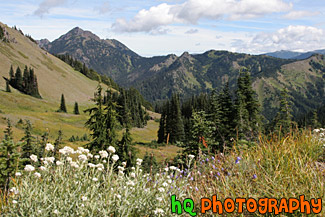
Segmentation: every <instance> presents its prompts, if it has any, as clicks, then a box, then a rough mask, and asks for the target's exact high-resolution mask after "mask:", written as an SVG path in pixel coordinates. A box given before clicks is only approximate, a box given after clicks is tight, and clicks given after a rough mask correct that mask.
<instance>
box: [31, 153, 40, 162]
mask: <svg viewBox="0 0 325 217" xmlns="http://www.w3.org/2000/svg"><path fill="white" fill-rule="evenodd" d="M30 159H31V160H32V161H33V162H37V161H38V159H37V156H36V155H35V154H32V155H31V156H30Z"/></svg>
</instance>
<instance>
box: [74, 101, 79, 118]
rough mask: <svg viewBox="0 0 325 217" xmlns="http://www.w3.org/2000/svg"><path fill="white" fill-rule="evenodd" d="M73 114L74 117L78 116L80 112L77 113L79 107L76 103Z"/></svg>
mask: <svg viewBox="0 0 325 217" xmlns="http://www.w3.org/2000/svg"><path fill="white" fill-rule="evenodd" d="M73 113H74V114H75V115H79V114H80V112H79V106H78V103H77V102H75V103H74V108H73Z"/></svg>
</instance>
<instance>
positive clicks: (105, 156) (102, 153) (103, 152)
mask: <svg viewBox="0 0 325 217" xmlns="http://www.w3.org/2000/svg"><path fill="white" fill-rule="evenodd" d="M99 154H100V156H101V157H102V158H107V157H108V153H107V151H104V150H103V151H100V152H99Z"/></svg>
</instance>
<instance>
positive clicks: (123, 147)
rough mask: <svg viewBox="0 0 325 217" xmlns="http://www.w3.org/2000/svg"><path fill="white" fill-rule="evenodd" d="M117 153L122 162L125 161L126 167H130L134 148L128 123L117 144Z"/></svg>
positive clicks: (132, 162)
mask: <svg viewBox="0 0 325 217" xmlns="http://www.w3.org/2000/svg"><path fill="white" fill-rule="evenodd" d="M117 155H118V156H119V157H120V159H121V161H122V162H126V165H127V166H128V167H132V166H133V165H134V162H135V149H134V147H133V146H132V137H131V133H130V126H129V124H127V125H126V128H125V132H124V133H123V136H122V139H121V141H120V144H119V146H118V150H117Z"/></svg>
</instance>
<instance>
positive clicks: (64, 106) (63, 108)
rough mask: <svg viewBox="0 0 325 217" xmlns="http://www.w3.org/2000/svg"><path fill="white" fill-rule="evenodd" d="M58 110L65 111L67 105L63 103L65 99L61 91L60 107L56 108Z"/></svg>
mask: <svg viewBox="0 0 325 217" xmlns="http://www.w3.org/2000/svg"><path fill="white" fill-rule="evenodd" d="M58 112H65V113H67V107H66V105H65V99H64V95H63V93H62V95H61V102H60V109H59V110H58Z"/></svg>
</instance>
